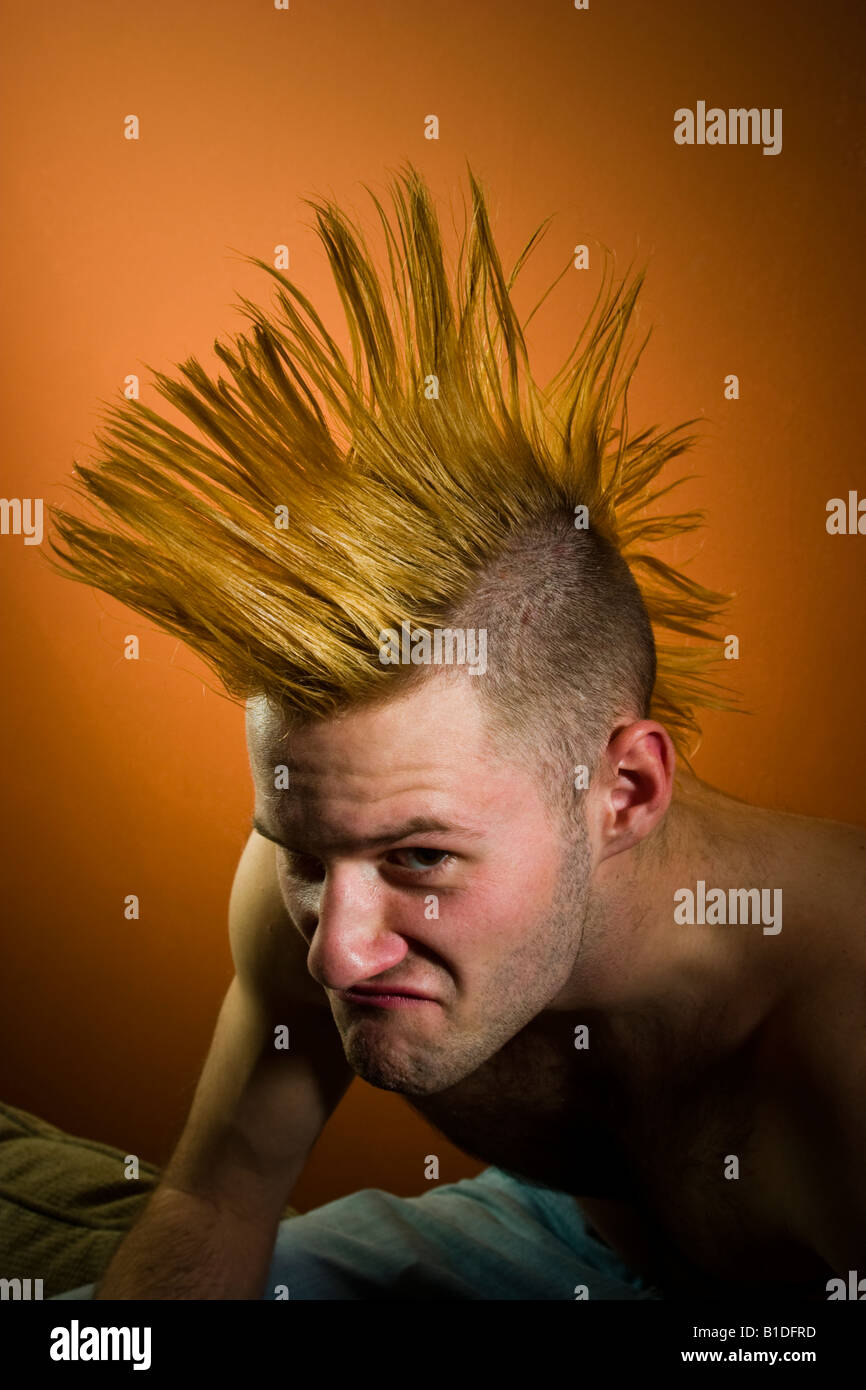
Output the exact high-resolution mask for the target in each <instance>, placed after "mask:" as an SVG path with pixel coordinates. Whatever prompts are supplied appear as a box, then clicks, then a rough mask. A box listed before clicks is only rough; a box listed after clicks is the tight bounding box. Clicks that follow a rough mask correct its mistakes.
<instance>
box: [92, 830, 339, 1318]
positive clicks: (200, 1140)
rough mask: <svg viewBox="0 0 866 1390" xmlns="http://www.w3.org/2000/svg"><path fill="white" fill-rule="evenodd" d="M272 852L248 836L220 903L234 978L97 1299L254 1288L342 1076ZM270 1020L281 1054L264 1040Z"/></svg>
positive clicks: (324, 1005)
mask: <svg viewBox="0 0 866 1390" xmlns="http://www.w3.org/2000/svg"><path fill="white" fill-rule="evenodd" d="M274 855H275V851H274V846H273V845H271V844H268V842H267V841H264V840H262V838H261V837H260V836H259V835H256V834H255V833H253V834H252V835H251V837H250V840H249V842H248V843H247V846H246V848H245V850H244V853H243V855H242V856H241V860H240V863H239V865H238V871H237V874H236V876H235V882H234V885H233V888H232V896H231V902H230V905H229V934H230V938H231V944H232V955H233V958H234V962H235V970H236V974H235V978H234V979H233V980H232V983H231V985H230V986H229V989H228V992H227V994H226V997H225V1000H224V1002H223V1005H222V1008H221V1010H220V1014H219V1019H218V1021H217V1025H216V1031H215V1033H214V1037H213V1042H212V1044H211V1048H210V1051H209V1053H208V1057H207V1060H206V1062H205V1066H204V1069H203V1071H202V1074H201V1078H200V1080H199V1083H198V1087H197V1089H196V1093H195V1097H194V1099H193V1103H192V1108H191V1110H190V1114H189V1118H188V1120H187V1123H186V1126H185V1128H184V1131H183V1134H182V1135H181V1138H180V1141H179V1143H178V1145H177V1149H176V1151H175V1153H174V1155H173V1157H172V1159H171V1161H170V1162H169V1164H168V1166H167V1168H166V1170H165V1172H164V1173H163V1176H162V1179H161V1181H160V1184H159V1187H158V1188H157V1189H156V1190H155V1191H154V1193H153V1194H152V1196H151V1198H150V1201H149V1202H148V1204H147V1206H146V1208H145V1211H144V1213H143V1215H142V1216H141V1218H140V1219H139V1221H138V1222H137V1223H136V1225H135V1226H134V1227H133V1228H132V1230H131V1231H130V1233H129V1235H128V1236H126V1238H125V1239H124V1241H123V1242H122V1244H121V1245H120V1246H119V1247H118V1249H117V1251H116V1252H115V1255H114V1258H113V1259H112V1261H111V1263H110V1265H109V1266H108V1269H107V1271H106V1273H105V1275H104V1277H103V1279H102V1281H101V1283H100V1284H99V1287H98V1288H97V1290H96V1293H95V1295H94V1296H95V1297H96V1298H97V1299H116V1298H140V1299H146V1298H167V1299H192V1298H207V1299H219V1298H250V1299H252V1298H259V1297H261V1294H262V1292H263V1288H264V1281H265V1278H266V1277H267V1271H268V1266H269V1264H270V1259H271V1255H272V1253H273V1247H274V1242H275V1240H276V1233H277V1226H278V1224H279V1220H280V1215H281V1213H282V1210H283V1208H284V1206H285V1204H286V1203H287V1201H288V1200H289V1198H290V1196H291V1193H292V1191H293V1189H294V1187H295V1184H296V1183H297V1181H298V1178H299V1177H300V1175H301V1172H302V1171H303V1168H304V1165H305V1164H306V1161H307V1158H308V1156H309V1153H310V1150H311V1149H312V1147H313V1145H314V1143H315V1141H316V1139H317V1138H318V1136H319V1134H320V1133H321V1130H322V1129H323V1127H324V1125H325V1123H326V1122H327V1120H328V1118H329V1116H330V1115H331V1114H332V1112H333V1111H334V1109H335V1108H336V1106H337V1104H338V1103H339V1101H340V1099H341V1097H342V1095H343V1094H344V1092H345V1090H346V1088H347V1087H348V1085H349V1082H350V1081H351V1079H352V1077H353V1075H354V1072H353V1071H352V1069H351V1067H350V1066H349V1064H348V1063H347V1062H346V1059H345V1056H344V1053H343V1048H342V1043H341V1041H340V1036H339V1033H338V1032H337V1029H336V1026H335V1024H334V1021H333V1018H332V1016H331V1011H330V1008H329V1006H328V1002H327V996H326V995H325V993H324V991H323V990H322V989H321V988H320V987H319V986H318V985H317V984H316V983H315V981H313V980H312V979H311V977H310V976H309V974H308V973H307V970H306V955H307V946H306V943H305V942H304V941H303V939H302V938H301V936H300V935H299V933H298V932H297V930H296V929H295V928H294V926H293V925H292V923H291V922H290V921H289V919H288V917H287V914H286V912H285V908H284V906H283V903H282V898H281V896H280V893H279V888H278V885H277V880H276V873H275V857H274ZM277 1024H286V1025H287V1026H288V1028H289V1033H290V1047H289V1049H288V1050H287V1051H276V1050H275V1049H274V1046H273V1039H274V1028H275V1026H276V1025H277Z"/></svg>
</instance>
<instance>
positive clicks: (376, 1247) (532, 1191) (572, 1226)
mask: <svg viewBox="0 0 866 1390" xmlns="http://www.w3.org/2000/svg"><path fill="white" fill-rule="evenodd" d="M278 1286H282V1287H284V1288H286V1289H287V1290H288V1296H289V1299H330V1298H340V1299H350V1298H357V1299H370V1298H373V1299H376V1298H380V1299H428V1298H459V1299H548V1298H564V1299H569V1300H574V1299H575V1298H578V1297H584V1298H585V1297H588V1298H589V1299H599V1298H602V1299H624V1298H637V1299H647V1298H661V1297H662V1295H661V1293H660V1292H659V1290H658V1289H656V1288H653V1287H652V1286H651V1285H650V1284H649V1283H648V1282H647V1281H646V1280H644V1279H643V1278H642V1277H640V1276H639V1275H636V1274H634V1273H632V1272H631V1271H630V1270H628V1269H627V1268H626V1267H625V1265H624V1264H623V1263H622V1262H621V1260H620V1259H619V1258H618V1257H617V1256H616V1255H615V1254H614V1253H613V1251H612V1250H611V1249H610V1248H609V1247H608V1246H606V1245H605V1244H604V1243H603V1242H602V1241H600V1240H598V1239H597V1238H596V1237H594V1236H593V1235H592V1234H591V1233H590V1231H589V1230H588V1229H587V1223H586V1220H585V1218H584V1217H583V1215H582V1213H581V1211H580V1209H579V1207H578V1206H577V1203H576V1202H575V1200H574V1198H573V1197H570V1196H569V1195H568V1194H567V1193H564V1192H554V1191H551V1190H550V1189H549V1188H545V1187H537V1186H536V1185H535V1184H534V1183H530V1182H526V1181H524V1180H522V1179H520V1178H517V1177H515V1176H514V1175H513V1174H511V1173H507V1172H505V1171H504V1170H503V1169H501V1168H485V1169H484V1171H483V1172H482V1173H479V1175H478V1177H476V1178H464V1179H462V1180H461V1181H460V1182H456V1183H449V1184H446V1185H445V1186H444V1187H436V1188H433V1189H431V1190H430V1191H429V1192H425V1193H424V1194H423V1195H422V1196H420V1197H408V1198H407V1197H395V1196H393V1195H392V1194H391V1193H390V1192H383V1191H381V1190H380V1189H379V1188H364V1189H363V1190H362V1191H360V1192H354V1193H352V1195H351V1196H349V1197H340V1198H339V1199H338V1200H337V1201H335V1202H328V1203H327V1204H326V1205H325V1206H322V1207H317V1208H316V1209H315V1210H314V1211H309V1212H307V1213H305V1214H304V1215H303V1216H296V1217H291V1218H289V1219H288V1220H286V1221H282V1222H280V1226H279V1230H278V1233H277V1240H276V1245H275V1247H274V1255H273V1259H272V1261H271V1267H270V1271H269V1273H268V1279H267V1284H266V1286H265V1292H264V1294H263V1298H265V1299H270V1300H274V1299H275V1298H276V1297H277V1289H278ZM584 1286H585V1288H586V1293H582V1292H580V1290H581V1289H582V1288H583V1287H584ZM94 1287H95V1285H93V1284H84V1285H82V1286H81V1287H80V1288H77V1289H71V1290H69V1292H68V1293H62V1294H57V1295H55V1298H56V1299H81V1298H92V1296H93V1290H94ZM281 1296H282V1297H283V1298H285V1293H283V1294H282V1295H281Z"/></svg>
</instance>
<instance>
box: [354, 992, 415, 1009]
mask: <svg viewBox="0 0 866 1390" xmlns="http://www.w3.org/2000/svg"><path fill="white" fill-rule="evenodd" d="M337 993H338V995H339V997H340V998H341V999H345V1001H346V1003H347V1004H370V1005H372V1006H373V1007H374V1008H377V1009H407V1008H411V1007H412V1005H414V1004H435V1003H436V1000H435V999H419V998H418V996H417V995H415V994H355V993H353V991H352V990H350V989H340V990H338V991H337Z"/></svg>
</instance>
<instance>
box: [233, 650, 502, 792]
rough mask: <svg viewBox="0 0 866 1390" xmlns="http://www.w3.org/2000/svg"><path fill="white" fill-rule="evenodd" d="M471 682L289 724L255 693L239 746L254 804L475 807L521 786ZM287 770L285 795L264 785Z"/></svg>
mask: <svg viewBox="0 0 866 1390" xmlns="http://www.w3.org/2000/svg"><path fill="white" fill-rule="evenodd" d="M473 679H483V677H469V676H467V675H464V676H462V677H461V678H460V679H456V680H455V679H437V678H436V676H434V677H431V678H430V679H428V680H427V681H425V682H423V683H421V684H419V685H418V686H417V687H413V688H412V689H411V690H410V691H408V692H405V691H404V692H402V693H401V694H400V695H399V696H395V697H394V698H392V699H390V700H386V701H383V702H382V703H380V704H377V705H375V706H366V707H362V708H359V709H355V710H351V711H349V712H345V713H342V714H340V715H337V716H334V717H332V718H327V719H313V720H306V721H304V722H303V723H297V722H295V721H294V720H293V719H292V718H286V715H285V712H283V711H281V710H280V709H279V708H278V707H277V706H273V705H269V704H268V702H267V701H266V700H264V699H262V698H257V699H254V700H251V701H249V702H248V704H247V718H246V725H247V743H248V747H249V753H250V766H251V769H252V772H253V778H254V781H255V783H256V791H257V798H258V800H259V803H260V805H263V806H264V807H277V808H278V809H279V810H280V812H281V813H285V812H289V813H290V808H291V804H292V803H293V802H294V803H297V802H298V800H299V799H302V800H303V802H304V805H305V808H306V809H310V808H311V807H320V808H327V809H328V810H333V811H334V813H335V814H339V815H341V816H343V815H344V814H346V813H352V812H357V811H359V810H360V809H363V808H364V807H375V809H376V812H377V813H380V812H381V811H382V810H383V809H384V806H385V803H386V802H387V803H388V804H389V809H390V810H394V811H398V810H405V811H408V812H410V813H411V812H414V811H416V810H417V809H418V805H417V803H418V801H419V800H423V801H424V804H425V807H426V808H427V809H435V810H436V811H438V812H443V813H447V812H448V810H452V811H454V812H456V811H457V810H458V809H459V810H460V811H461V813H464V814H465V813H466V810H467V808H472V807H475V808H477V810H478V811H479V812H484V811H485V810H487V809H489V808H490V806H491V805H492V804H494V803H496V802H501V800H502V798H503V797H504V796H513V795H514V794H515V793H516V792H517V791H518V789H519V788H524V787H525V783H526V782H527V774H526V772H525V771H523V770H521V769H520V768H518V767H517V766H516V765H515V764H512V763H510V762H506V761H504V760H503V758H502V754H501V752H497V751H495V750H494V746H493V742H492V739H491V736H490V726H489V715H488V713H487V711H486V709H485V707H484V705H483V703H482V701H481V700H480V699H479V697H478V695H477V694H476V693H475V692H474V691H473V689H472V687H471V681H472V680H473ZM280 766H286V767H287V768H288V769H289V777H290V788H291V790H292V792H294V795H292V794H291V792H288V793H287V792H279V791H275V790H274V771H275V769H276V768H278V767H280Z"/></svg>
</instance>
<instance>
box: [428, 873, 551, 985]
mask: <svg viewBox="0 0 866 1390" xmlns="http://www.w3.org/2000/svg"><path fill="white" fill-rule="evenodd" d="M558 868H559V866H558V864H557V863H556V862H555V861H554V858H553V856H552V855H551V854H550V851H549V850H548V851H547V853H546V854H545V857H544V859H543V860H542V861H540V862H539V861H538V860H535V861H534V862H532V863H530V862H529V861H528V859H527V857H526V856H522V857H521V859H520V860H519V862H518V863H516V864H515V863H514V862H512V863H510V864H508V865H506V864H498V865H491V866H490V867H489V868H486V869H485V871H484V872H483V873H481V872H479V873H477V874H476V875H475V876H474V877H473V879H472V883H471V886H469V887H467V888H466V889H465V890H464V891H463V892H462V893H460V894H458V895H456V896H455V897H454V898H451V899H449V898H447V897H445V896H444V895H443V896H442V898H441V899H440V902H439V917H440V923H441V926H442V934H441V935H440V937H439V940H440V944H442V945H444V944H445V941H446V939H447V945H448V948H449V949H453V950H454V952H455V953H456V954H458V955H459V956H460V957H461V958H462V959H463V960H464V961H465V962H466V964H467V965H470V964H471V962H473V961H474V962H479V961H485V960H486V961H495V960H499V959H501V958H502V957H503V956H508V955H511V954H512V953H513V952H515V951H517V950H519V949H521V948H522V947H524V946H525V945H526V942H527V938H530V939H531V938H533V937H535V936H536V935H537V933H538V932H539V931H543V929H544V927H545V925H546V923H548V922H549V921H550V916H551V906H552V904H553V902H554V900H555V896H556V886H557V881H558ZM431 925H433V926H437V925H440V924H437V923H431ZM435 939H436V938H435V936H434V935H433V934H431V936H430V938H429V940H430V943H431V945H434V948H435Z"/></svg>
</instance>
